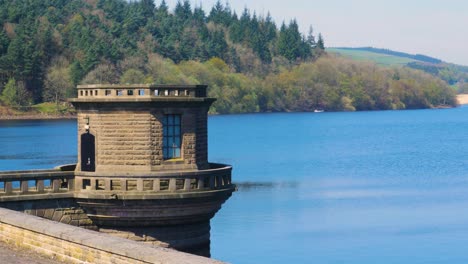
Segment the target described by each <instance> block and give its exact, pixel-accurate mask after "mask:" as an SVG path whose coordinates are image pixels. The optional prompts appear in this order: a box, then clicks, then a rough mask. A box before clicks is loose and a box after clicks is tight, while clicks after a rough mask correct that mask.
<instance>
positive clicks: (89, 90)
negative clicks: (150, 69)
mask: <svg viewBox="0 0 468 264" xmlns="http://www.w3.org/2000/svg"><path fill="white" fill-rule="evenodd" d="M164 97H172V98H175V97H182V98H187V97H192V98H195V97H206V85H183V86H181V85H147V84H134V85H111V84H108V85H103V84H94V85H78V99H122V100H124V99H143V98H164Z"/></svg>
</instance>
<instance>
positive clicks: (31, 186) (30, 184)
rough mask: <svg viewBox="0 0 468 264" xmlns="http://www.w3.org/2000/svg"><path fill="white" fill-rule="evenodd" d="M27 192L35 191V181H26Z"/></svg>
mask: <svg viewBox="0 0 468 264" xmlns="http://www.w3.org/2000/svg"><path fill="white" fill-rule="evenodd" d="M28 190H29V191H37V180H29V181H28Z"/></svg>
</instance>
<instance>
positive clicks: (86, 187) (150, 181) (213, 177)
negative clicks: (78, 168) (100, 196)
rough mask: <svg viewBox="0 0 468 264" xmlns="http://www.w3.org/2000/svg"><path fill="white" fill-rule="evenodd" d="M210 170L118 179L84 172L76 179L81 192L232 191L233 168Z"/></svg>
mask: <svg viewBox="0 0 468 264" xmlns="http://www.w3.org/2000/svg"><path fill="white" fill-rule="evenodd" d="M210 167H211V168H210V169H207V170H198V171H185V172H180V171H178V172H172V173H171V172H168V171H165V172H161V173H152V174H150V175H148V174H144V175H132V176H118V174H115V175H99V176H94V175H93V173H83V172H81V173H80V174H79V175H77V177H76V179H75V181H76V187H77V190H78V189H81V190H80V192H88V191H92V192H99V191H102V192H106V191H107V192H118V193H122V192H128V193H131V192H133V193H134V192H146V193H160V194H164V193H166V194H167V193H183V192H193V191H210V190H218V189H225V188H230V187H232V186H233V185H232V182H231V171H232V167H231V166H226V165H223V164H216V163H211V164H210Z"/></svg>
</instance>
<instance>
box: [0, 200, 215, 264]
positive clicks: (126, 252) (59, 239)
mask: <svg viewBox="0 0 468 264" xmlns="http://www.w3.org/2000/svg"><path fill="white" fill-rule="evenodd" d="M0 241H2V242H5V243H9V244H12V245H15V246H18V247H22V248H27V249H30V250H33V251H35V252H37V253H39V254H43V255H47V256H50V257H53V258H55V259H58V260H61V261H65V262H68V263H83V262H88V263H103V264H106V263H109V264H110V263H122V264H124V263H167V264H171V263H182V264H183V263H192V264H198V263H208V264H210V263H213V264H214V263H222V262H219V261H216V260H212V259H209V258H205V257H200V256H195V255H191V254H187V253H183V252H179V251H176V250H172V249H168V248H160V247H155V246H150V245H147V244H144V243H138V242H135V241H131V240H128V239H124V238H119V237H114V236H110V235H107V234H104V233H99V232H96V231H92V230H86V229H83V228H80V227H76V226H71V225H67V224H63V223H59V222H54V221H51V220H48V219H44V218H40V217H36V216H32V215H27V214H23V213H20V212H16V211H12V210H9V209H5V208H0Z"/></svg>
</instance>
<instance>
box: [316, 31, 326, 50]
mask: <svg viewBox="0 0 468 264" xmlns="http://www.w3.org/2000/svg"><path fill="white" fill-rule="evenodd" d="M317 48H318V49H321V50H325V43H324V42H323V37H322V34H321V33H319V35H318V40H317Z"/></svg>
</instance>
